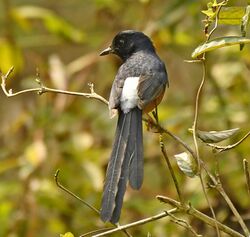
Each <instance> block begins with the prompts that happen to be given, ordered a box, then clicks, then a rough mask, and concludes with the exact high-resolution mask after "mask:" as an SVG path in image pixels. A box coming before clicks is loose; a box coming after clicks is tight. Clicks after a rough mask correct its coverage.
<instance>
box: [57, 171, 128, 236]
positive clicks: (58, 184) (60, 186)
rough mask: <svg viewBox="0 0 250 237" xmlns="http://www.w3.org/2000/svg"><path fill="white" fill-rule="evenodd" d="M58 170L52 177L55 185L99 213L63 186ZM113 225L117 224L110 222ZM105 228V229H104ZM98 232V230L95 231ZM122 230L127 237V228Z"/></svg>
mask: <svg viewBox="0 0 250 237" xmlns="http://www.w3.org/2000/svg"><path fill="white" fill-rule="evenodd" d="M59 172H60V170H59V169H58V170H57V171H56V173H55V175H54V179H55V182H56V185H57V186H58V187H59V188H60V189H62V190H63V191H65V192H66V193H68V194H69V195H71V196H73V197H74V198H76V199H77V200H78V201H80V202H81V203H83V204H84V205H85V206H87V207H89V208H90V209H91V210H93V211H94V212H95V213H97V214H98V215H99V214H100V212H99V211H98V210H97V209H96V208H95V207H94V206H92V205H90V204H89V203H87V202H86V201H84V200H83V199H81V198H80V197H79V196H77V195H76V194H74V193H73V192H71V191H70V190H69V189H67V188H65V187H64V186H63V185H62V184H61V183H60V182H59V180H58V177H59ZM112 225H114V226H115V227H117V226H118V225H116V224H112ZM105 230H106V229H105ZM97 232H98V233H99V232H100V231H97ZM122 232H123V233H124V234H125V235H126V236H128V237H131V235H130V234H129V233H128V232H127V230H122ZM86 234H87V235H89V234H88V233H86Z"/></svg>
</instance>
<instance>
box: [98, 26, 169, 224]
mask: <svg viewBox="0 0 250 237" xmlns="http://www.w3.org/2000/svg"><path fill="white" fill-rule="evenodd" d="M110 53H113V54H116V55H118V56H119V57H120V58H121V60H122V65H121V66H120V68H119V70H118V72H117V75H116V77H115V80H114V82H113V85H112V89H111V93H110V98H109V109H110V113H111V116H112V117H113V116H114V115H115V114H117V113H118V122H117V128H116V133H115V139H114V143H113V149H112V153H111V156H110V160H109V164H108V168H107V171H106V179H105V184H104V191H103V197H102V204H101V219H102V220H103V221H110V222H112V223H117V222H118V221H119V218H120V214H121V208H122V204H123V197H124V194H125V191H126V186H127V183H128V182H129V184H130V186H131V187H132V188H133V189H139V188H140V187H141V185H142V182H143V134H142V114H143V113H148V112H150V111H151V110H153V109H154V108H155V107H156V106H157V105H158V104H159V103H160V102H161V100H162V97H163V95H164V92H165V88H166V86H168V76H167V71H166V68H165V65H164V63H163V62H162V61H161V59H160V58H159V57H158V55H157V54H156V51H155V48H154V46H153V44H152V42H151V40H150V38H149V37H148V36H146V35H145V34H143V33H142V32H139V31H133V30H126V31H122V32H119V33H118V34H117V35H116V36H115V37H114V39H113V41H112V44H111V46H110V47H108V48H107V49H105V50H103V51H102V52H101V54H100V55H101V56H102V55H107V54H110Z"/></svg>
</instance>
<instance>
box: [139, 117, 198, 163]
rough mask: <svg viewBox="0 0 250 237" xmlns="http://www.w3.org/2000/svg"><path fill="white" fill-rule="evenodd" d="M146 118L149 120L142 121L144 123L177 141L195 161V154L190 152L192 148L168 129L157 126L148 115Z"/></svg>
mask: <svg viewBox="0 0 250 237" xmlns="http://www.w3.org/2000/svg"><path fill="white" fill-rule="evenodd" d="M147 116H148V117H149V119H143V120H144V121H145V122H147V123H149V124H150V125H151V126H152V127H155V128H156V129H157V130H158V132H159V133H165V134H167V135H168V136H170V137H172V138H173V139H174V140H175V141H177V142H178V143H179V144H180V145H182V146H183V147H184V148H185V149H186V150H187V151H188V152H189V153H190V154H191V155H192V156H193V157H194V158H195V159H197V158H196V154H195V152H194V151H193V150H192V148H191V147H190V146H189V145H188V144H187V143H185V142H184V141H183V140H182V139H181V138H180V137H178V136H176V135H174V134H173V133H172V132H170V131H169V130H168V129H166V128H164V127H162V126H161V125H160V124H157V123H156V122H155V121H154V120H153V119H152V117H150V115H147Z"/></svg>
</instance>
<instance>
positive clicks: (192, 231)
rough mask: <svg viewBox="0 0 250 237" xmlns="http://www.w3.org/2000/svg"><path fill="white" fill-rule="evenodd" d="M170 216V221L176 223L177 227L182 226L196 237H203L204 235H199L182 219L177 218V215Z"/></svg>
mask: <svg viewBox="0 0 250 237" xmlns="http://www.w3.org/2000/svg"><path fill="white" fill-rule="evenodd" d="M169 216H170V217H171V218H172V219H171V220H170V221H172V222H174V223H175V224H177V225H180V226H182V227H184V228H186V229H187V230H189V231H190V232H191V233H192V234H193V235H194V236H195V237H202V235H199V234H197V233H196V231H195V230H194V229H193V227H192V226H191V225H190V224H189V223H188V222H187V221H186V220H183V219H180V218H177V217H176V216H175V215H173V214H169Z"/></svg>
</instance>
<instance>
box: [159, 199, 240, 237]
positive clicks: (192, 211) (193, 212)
mask: <svg viewBox="0 0 250 237" xmlns="http://www.w3.org/2000/svg"><path fill="white" fill-rule="evenodd" d="M157 199H158V200H160V201H161V202H165V203H167V204H170V205H171V206H173V207H176V208H178V210H179V211H181V212H184V213H186V214H188V215H191V216H193V217H196V218H197V219H199V220H201V221H202V222H204V223H206V224H208V225H210V226H213V227H215V228H216V226H218V228H219V229H220V230H221V231H223V232H224V233H227V234H228V235H230V236H233V237H244V235H242V234H240V233H238V232H236V231H235V230H233V229H231V228H230V227H228V226H226V225H224V224H222V223H220V222H218V221H217V220H215V219H214V218H211V217H209V216H207V215H205V214H204V213H202V212H200V211H198V210H196V209H195V208H194V207H192V206H191V205H183V204H181V203H180V202H178V201H176V200H173V199H171V198H169V197H164V196H157Z"/></svg>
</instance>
